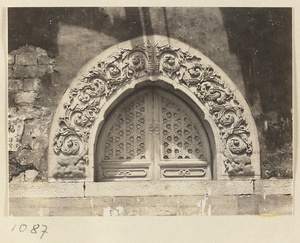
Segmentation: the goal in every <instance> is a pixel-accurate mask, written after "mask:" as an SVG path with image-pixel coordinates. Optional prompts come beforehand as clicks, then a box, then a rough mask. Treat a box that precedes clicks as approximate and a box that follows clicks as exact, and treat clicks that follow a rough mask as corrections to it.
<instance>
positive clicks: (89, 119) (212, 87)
mask: <svg viewBox="0 0 300 243" xmlns="http://www.w3.org/2000/svg"><path fill="white" fill-rule="evenodd" d="M147 82H152V83H156V82H157V83H158V82H160V83H165V84H168V85H171V86H172V87H173V89H174V90H179V91H180V92H182V93H184V94H185V95H186V96H187V97H189V99H191V100H192V101H193V102H192V103H193V104H195V105H196V106H197V107H198V108H199V109H200V110H201V111H202V112H203V114H204V120H205V121H206V122H207V124H208V127H210V129H211V131H212V132H211V133H209V134H210V137H212V138H213V139H214V143H215V151H214V158H213V164H214V166H213V167H214V171H213V175H214V179H217V180H221V179H232V178H234V179H240V180H244V179H248V178H249V177H251V178H260V158H259V144H258V136H257V130H256V126H255V122H254V119H253V117H252V116H251V112H250V109H249V107H248V105H247V102H246V101H245V99H244V98H243V96H242V95H241V93H240V92H239V91H238V89H237V88H236V86H235V85H234V83H233V82H232V81H231V80H230V79H229V78H228V77H227V75H226V74H225V73H224V72H223V71H222V70H221V69H220V68H219V67H217V66H216V65H215V64H214V63H213V62H211V61H210V60H209V59H208V58H207V57H205V56H204V55H203V54H202V53H200V52H199V51H197V50H194V49H192V48H191V47H189V46H187V45H185V44H183V43H180V42H178V41H176V40H172V39H170V38H166V37H162V36H147V37H140V38H137V39H134V40H131V41H127V42H124V43H121V44H119V45H117V46H114V47H111V48H109V49H108V50H106V51H105V52H103V53H101V54H100V55H98V56H97V57H95V58H94V59H93V60H91V61H90V62H89V63H88V64H87V65H86V66H85V67H84V68H83V69H82V70H81V71H80V72H79V74H78V75H77V77H76V78H75V79H74V81H73V83H72V85H71V86H70V88H69V89H68V91H67V92H66V93H65V95H64V97H63V99H62V101H61V103H60V105H59V106H58V108H57V111H56V114H55V116H54V119H53V123H52V128H51V134H50V141H49V155H48V161H49V180H50V181H51V180H52V181H56V180H59V181H60V180H74V181H78V180H85V181H93V180H94V154H95V140H96V138H97V134H98V132H99V130H98V129H99V127H101V124H102V123H103V121H104V117H105V114H106V112H108V111H109V110H110V109H111V104H113V102H114V101H116V100H118V99H121V98H122V97H125V96H126V95H127V94H128V93H130V92H132V91H133V90H134V89H135V88H136V87H139V86H141V85H144V84H145V83H147ZM232 119H233V120H234V122H232V123H231V121H232ZM208 130H209V129H208Z"/></svg>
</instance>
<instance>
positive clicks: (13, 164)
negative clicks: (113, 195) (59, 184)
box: [8, 45, 58, 181]
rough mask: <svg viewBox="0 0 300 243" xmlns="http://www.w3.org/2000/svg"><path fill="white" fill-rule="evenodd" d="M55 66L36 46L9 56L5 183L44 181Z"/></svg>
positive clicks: (53, 103)
mask: <svg viewBox="0 0 300 243" xmlns="http://www.w3.org/2000/svg"><path fill="white" fill-rule="evenodd" d="M57 70H58V67H57V65H56V64H55V59H54V58H51V57H49V56H48V54H47V52H46V51H45V50H43V49H41V48H39V47H34V46H31V45H25V46H23V47H20V48H18V49H17V50H13V51H11V52H10V53H9V66H8V98H9V108H8V117H9V127H8V129H9V139H8V140H9V141H8V149H9V165H10V167H9V168H10V170H9V180H10V181H11V180H12V179H13V178H14V180H15V181H40V180H46V174H47V173H46V172H47V155H48V143H49V141H48V140H49V138H48V137H49V132H50V125H51V121H52V117H53V114H54V112H55V96H51V89H52V87H53V79H55V77H54V76H55V75H56V73H57Z"/></svg>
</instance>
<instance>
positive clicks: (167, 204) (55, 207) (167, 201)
mask: <svg viewBox="0 0 300 243" xmlns="http://www.w3.org/2000/svg"><path fill="white" fill-rule="evenodd" d="M292 213H293V197H292V196H291V195H267V196H263V195H236V196H233V195H225V196H224V195H215V196H135V197H128V196H125V197H123V196H120V197H119V196H117V197H105V196H100V197H81V198H10V200H9V215H10V216H171V215H177V216H181V215H185V216H188V215H189V216H191V215H291V214H292Z"/></svg>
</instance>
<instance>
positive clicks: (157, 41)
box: [8, 8, 293, 216]
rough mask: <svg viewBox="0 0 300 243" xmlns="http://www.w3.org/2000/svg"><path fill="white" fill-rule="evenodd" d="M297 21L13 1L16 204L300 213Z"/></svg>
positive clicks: (254, 12) (23, 207)
mask: <svg viewBox="0 0 300 243" xmlns="http://www.w3.org/2000/svg"><path fill="white" fill-rule="evenodd" d="M37 20H38V21H37ZM291 20H292V16H291V9H280V8H278V9H267V8H263V9H257V8H246V9H243V8H10V9H9V10H8V34H9V38H8V48H9V55H8V98H9V109H8V110H9V114H8V122H9V139H8V149H9V176H10V178H9V180H10V183H9V185H10V189H9V190H10V206H9V207H10V212H9V214H10V215H14V216H22V215H31V216H34V215H43V216H62V215H74V216H79V215H85V216H92V215H93V216H97V215H104V216H106V215H110V216H112V215H237V214H291V213H292V205H293V204H292V199H293V197H292V194H293V193H292V190H293V189H292V188H293V187H292V185H293V180H292V178H293V160H292V158H293V154H292V36H291V35H292V31H291V30H292V21H291Z"/></svg>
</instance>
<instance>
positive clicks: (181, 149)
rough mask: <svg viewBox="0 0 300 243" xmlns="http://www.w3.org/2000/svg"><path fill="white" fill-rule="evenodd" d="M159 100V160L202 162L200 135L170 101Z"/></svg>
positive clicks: (182, 112)
mask: <svg viewBox="0 0 300 243" xmlns="http://www.w3.org/2000/svg"><path fill="white" fill-rule="evenodd" d="M160 98H161V103H160V104H161V114H162V115H161V122H160V124H161V126H162V129H161V131H162V144H163V149H162V153H161V159H172V160H174V159H200V160H204V159H205V157H204V151H203V144H202V140H201V135H200V134H199V131H198V130H197V128H196V127H195V125H194V123H193V122H192V120H191V119H190V118H189V115H188V114H187V113H186V112H185V111H184V110H182V109H181V108H179V107H178V106H177V105H176V104H175V103H173V102H172V101H170V100H168V99H166V98H164V97H160Z"/></svg>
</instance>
